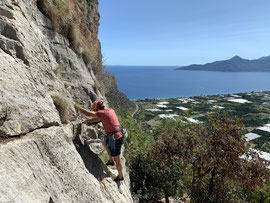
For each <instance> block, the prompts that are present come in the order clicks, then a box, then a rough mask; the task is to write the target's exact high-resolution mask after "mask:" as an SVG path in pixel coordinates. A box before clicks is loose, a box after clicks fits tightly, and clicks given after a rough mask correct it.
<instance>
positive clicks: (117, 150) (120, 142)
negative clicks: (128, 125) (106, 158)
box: [106, 136, 124, 156]
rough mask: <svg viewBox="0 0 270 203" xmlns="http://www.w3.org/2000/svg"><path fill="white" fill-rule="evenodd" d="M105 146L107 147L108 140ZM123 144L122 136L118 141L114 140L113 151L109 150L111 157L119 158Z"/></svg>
mask: <svg viewBox="0 0 270 203" xmlns="http://www.w3.org/2000/svg"><path fill="white" fill-rule="evenodd" d="M106 144H107V146H108V139H106ZM123 144H124V136H122V137H121V138H119V139H118V140H115V150H114V151H112V150H111V149H110V152H111V155H112V156H119V155H120V154H121V147H122V145H123Z"/></svg>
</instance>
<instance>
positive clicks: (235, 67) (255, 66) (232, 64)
mask: <svg viewBox="0 0 270 203" xmlns="http://www.w3.org/2000/svg"><path fill="white" fill-rule="evenodd" d="M177 70H201V71H221V72H270V58H269V57H262V58H259V59H256V60H248V59H243V58H241V57H239V56H234V57H233V58H231V59H229V60H224V61H215V62H213V63H207V64H204V65H196V64H193V65H190V66H184V67H181V68H178V69H177Z"/></svg>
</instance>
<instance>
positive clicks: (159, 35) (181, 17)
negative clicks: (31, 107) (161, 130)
mask: <svg viewBox="0 0 270 203" xmlns="http://www.w3.org/2000/svg"><path fill="white" fill-rule="evenodd" d="M269 11H270V0H100V1H99V12H100V15H101V18H100V27H99V40H100V41H101V46H102V54H103V56H104V61H105V64H106V65H146V66H148V65H150V66H151V65H153V66H182V65H190V64H204V63H208V62H213V61H216V60H225V59H229V58H231V57H233V56H235V55H238V56H240V57H242V58H246V59H256V58H259V57H262V56H269V55H270V12H269Z"/></svg>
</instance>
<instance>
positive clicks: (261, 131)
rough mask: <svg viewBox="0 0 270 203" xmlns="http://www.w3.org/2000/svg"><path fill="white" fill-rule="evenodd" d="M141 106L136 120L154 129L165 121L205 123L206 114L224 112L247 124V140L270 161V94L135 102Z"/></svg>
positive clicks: (252, 93)
mask: <svg viewBox="0 0 270 203" xmlns="http://www.w3.org/2000/svg"><path fill="white" fill-rule="evenodd" d="M136 103H137V104H138V106H139V107H140V108H139V109H140V110H139V111H138V113H137V114H136V117H138V118H140V119H142V120H143V121H146V123H147V124H148V125H149V126H151V127H155V126H157V125H158V124H159V123H160V122H161V120H162V119H174V120H176V119H181V120H183V121H184V122H185V121H186V122H191V123H203V122H204V121H205V119H206V115H207V114H208V113H210V112H214V111H225V112H227V113H228V116H229V117H232V118H239V119H241V120H242V122H243V124H244V126H245V127H244V130H243V131H244V132H243V133H244V134H245V137H246V140H247V141H249V142H250V143H251V146H252V147H253V148H254V149H258V150H260V151H262V152H261V156H262V157H263V158H265V159H267V160H270V154H269V153H270V92H269V91H264V92H250V93H238V94H224V95H202V96H194V97H183V98H168V99H140V100H136Z"/></svg>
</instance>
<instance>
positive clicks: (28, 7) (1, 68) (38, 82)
mask: <svg viewBox="0 0 270 203" xmlns="http://www.w3.org/2000/svg"><path fill="white" fill-rule="evenodd" d="M99 18H100V16H99V12H98V1H97V0H91V1H89V0H80V1H74V0H66V1H62V0H37V1H28V0H20V1H17V0H2V1H0V95H1V99H0V171H1V174H2V175H1V176H0V202H25V203H31V202H33V203H35V202H42V203H43V202H46V203H48V202H50V203H54V202H93V203H96V202H100V203H101V202H122V203H126V202H132V197H131V194H130V192H129V176H128V173H127V172H126V171H125V170H124V175H125V181H123V182H121V184H118V185H117V184H116V183H115V182H114V181H113V180H112V178H113V176H115V173H116V170H115V169H110V168H108V167H107V166H106V165H105V164H104V163H103V161H102V160H101V159H100V158H99V154H100V153H101V152H102V151H103V147H102V144H101V139H100V138H101V134H102V128H101V126H99V125H91V126H86V125H85V124H81V123H80V120H79V119H78V116H79V115H78V113H77V112H76V111H75V109H74V106H73V104H72V102H73V101H76V102H77V103H80V104H81V105H83V106H84V107H85V108H89V106H91V104H92V102H93V101H94V100H96V99H100V100H103V101H104V102H105V104H106V106H109V105H110V102H109V101H108V99H107V98H106V93H105V90H104V89H105V88H104V87H103V86H102V84H103V81H102V80H101V79H100V77H99V76H101V75H102V74H103V66H102V54H101V46H100V42H99V40H98V27H99ZM107 80H111V81H112V82H111V83H110V84H111V85H114V84H115V86H114V87H112V88H113V89H114V91H116V92H117V91H118V90H117V86H116V83H115V82H114V78H111V79H107ZM106 82H109V81H106ZM119 95H120V96H119V97H121V94H120V93H119ZM122 96H123V95H122ZM123 98H125V97H124V96H123ZM124 161H125V160H124V159H123V162H124Z"/></svg>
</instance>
